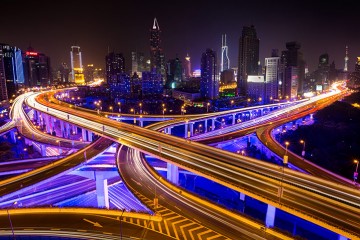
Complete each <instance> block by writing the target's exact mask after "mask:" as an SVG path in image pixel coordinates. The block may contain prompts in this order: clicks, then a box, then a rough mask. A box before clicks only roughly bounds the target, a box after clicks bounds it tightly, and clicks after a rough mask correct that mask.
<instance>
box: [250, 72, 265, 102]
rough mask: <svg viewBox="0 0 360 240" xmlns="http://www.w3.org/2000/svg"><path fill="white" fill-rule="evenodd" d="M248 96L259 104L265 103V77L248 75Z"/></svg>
mask: <svg viewBox="0 0 360 240" xmlns="http://www.w3.org/2000/svg"><path fill="white" fill-rule="evenodd" d="M247 85H248V96H249V97H251V98H253V99H255V101H256V102H258V103H263V102H264V93H265V80H264V76H263V75H248V78H247Z"/></svg>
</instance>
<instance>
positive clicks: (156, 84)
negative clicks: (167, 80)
mask: <svg viewBox="0 0 360 240" xmlns="http://www.w3.org/2000/svg"><path fill="white" fill-rule="evenodd" d="M141 90H142V96H143V97H146V96H153V95H161V94H163V91H164V85H163V79H162V75H161V74H160V73H158V72H157V71H156V69H155V68H153V69H152V71H150V72H148V71H145V72H143V73H142V84H141Z"/></svg>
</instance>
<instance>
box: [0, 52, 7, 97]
mask: <svg viewBox="0 0 360 240" xmlns="http://www.w3.org/2000/svg"><path fill="white" fill-rule="evenodd" d="M3 100H8V94H7V88H6V79H5V67H4V57H3V53H2V49H1V48H0V101H3Z"/></svg>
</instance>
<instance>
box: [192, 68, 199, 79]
mask: <svg viewBox="0 0 360 240" xmlns="http://www.w3.org/2000/svg"><path fill="white" fill-rule="evenodd" d="M192 75H193V77H195V78H197V77H201V69H195V71H194V72H193V74H192Z"/></svg>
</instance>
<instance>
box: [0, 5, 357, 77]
mask: <svg viewBox="0 0 360 240" xmlns="http://www.w3.org/2000/svg"><path fill="white" fill-rule="evenodd" d="M93 1H95V0H93ZM93 1H82V0H80V1H78V0H72V1H68V0H62V1H56V0H52V1H49V0H48V1H43V0H32V1H30V0H28V1H20V0H2V1H1V4H0V8H1V21H0V27H1V28H0V29H1V30H0V42H3V43H8V44H10V45H15V46H18V47H20V48H21V49H26V48H27V47H28V46H29V44H30V43H31V45H32V47H34V48H35V49H36V50H37V51H39V52H43V53H45V54H47V55H48V56H50V58H51V61H52V66H53V67H56V66H58V64H59V63H60V62H62V61H65V62H67V63H69V62H70V54H69V51H70V46H71V45H73V44H78V45H79V46H80V47H81V49H82V54H83V63H84V64H88V63H94V64H95V65H96V66H100V67H104V65H105V63H104V56H105V55H106V53H107V49H108V46H109V47H110V50H113V49H115V50H116V51H119V52H123V53H124V54H125V56H126V64H127V67H129V66H130V65H131V62H130V52H131V51H133V50H138V51H142V52H144V53H145V54H146V55H149V29H150V28H151V26H152V23H153V18H154V17H157V19H158V22H159V25H160V29H161V30H162V46H163V49H164V52H165V57H166V58H167V59H170V58H175V57H176V54H178V56H179V57H181V58H183V57H184V56H185V54H186V53H187V52H188V53H189V54H190V56H191V57H192V62H193V66H194V67H198V66H199V62H200V57H201V53H202V52H204V51H205V49H206V48H208V47H210V48H212V49H214V50H216V51H217V53H219V52H220V50H219V49H220V47H221V46H220V44H221V34H222V33H226V34H227V35H228V45H229V52H230V53H229V54H230V61H231V66H237V60H236V59H237V55H238V39H239V37H240V35H241V30H242V27H243V26H244V25H251V24H253V25H254V26H255V27H256V30H257V34H258V37H259V38H260V60H261V62H262V63H263V62H264V58H265V57H269V56H270V53H271V49H272V48H278V49H279V50H280V51H281V50H284V49H285V43H286V42H287V41H293V40H296V41H298V42H300V43H301V45H302V48H301V50H302V52H303V54H304V58H305V60H306V61H307V63H308V65H309V68H310V70H311V71H312V70H314V68H315V67H316V65H317V61H318V57H319V55H320V54H322V53H325V52H326V53H328V54H329V55H330V61H333V60H334V61H335V64H336V67H337V68H343V65H344V60H343V59H344V54H345V45H348V46H349V52H350V54H349V57H350V70H353V69H354V64H355V59H356V56H360V28H359V17H358V16H359V13H360V3H357V2H358V1H349V0H342V1H336V2H337V3H336V4H333V3H332V2H330V1H316V0H313V1H308V0H304V1H300V0H298V1H283V0H280V1H276V0H275V1H259V0H250V1H241V0H238V1H235V0H234V1H228V0H218V1H217V2H216V3H213V2H215V1H214V0H211V1H203V0H200V1H198V0H192V1H188V0H178V1H151V0H148V1H136V0H132V1H128V0H116V1H115V0H114V1H109V0H98V1H96V2H97V3H96V4H94V3H91V2H93Z"/></svg>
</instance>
